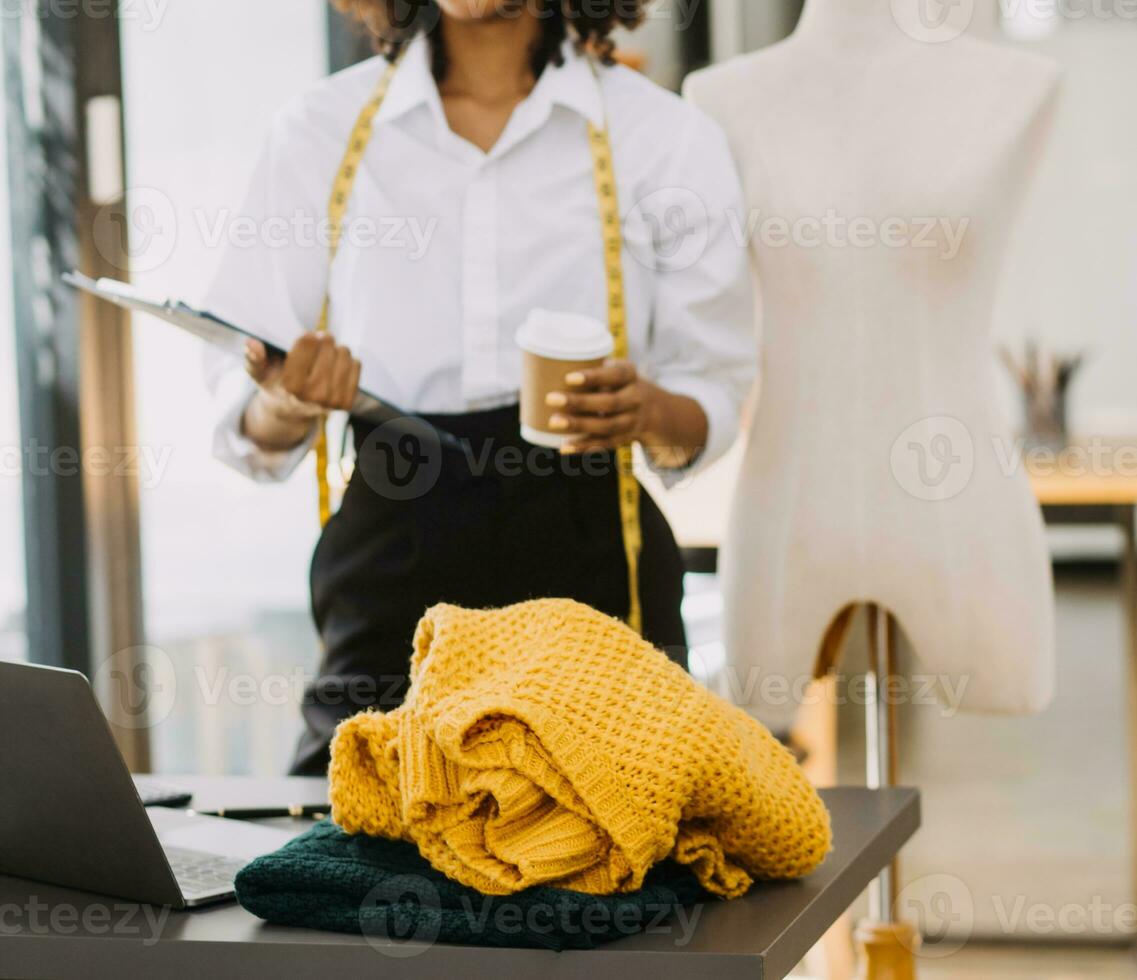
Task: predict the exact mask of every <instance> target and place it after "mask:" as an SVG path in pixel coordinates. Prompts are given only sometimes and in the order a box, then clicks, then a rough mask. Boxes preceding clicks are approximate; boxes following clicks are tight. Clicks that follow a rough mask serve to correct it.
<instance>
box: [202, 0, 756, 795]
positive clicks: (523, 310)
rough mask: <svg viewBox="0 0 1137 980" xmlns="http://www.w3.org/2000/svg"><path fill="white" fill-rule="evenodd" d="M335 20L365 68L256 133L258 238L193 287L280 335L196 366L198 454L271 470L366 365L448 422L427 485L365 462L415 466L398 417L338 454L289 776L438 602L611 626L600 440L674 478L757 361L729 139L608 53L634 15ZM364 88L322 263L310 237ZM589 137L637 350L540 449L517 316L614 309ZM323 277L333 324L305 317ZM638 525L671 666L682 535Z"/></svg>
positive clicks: (612, 523)
mask: <svg viewBox="0 0 1137 980" xmlns="http://www.w3.org/2000/svg"><path fill="white" fill-rule="evenodd" d="M352 6H353V9H354V11H355V13H356V14H357V16H359V17H360V18H361V19H364V20H365V21H366V22H367V23H368V24H369V25H370V26H371V27H373V28H374V29H376V30H377V33H378V35H379V37H380V38H381V44H380V49H381V52H382V55H383V56H382V57H379V58H376V59H373V60H371V61H368V62H365V63H363V64H361V65H358V66H355V67H353V68H351V69H348V70H347V71H344V72H340V73H339V74H337V75H335V76H333V77H331V78H330V79H326V80H324V81H322V82H320V83H319V84H317V85H316V86H314V87H313V88H312V89H311V90H310V91H309V92H307V93H306V94H305V95H304V96H303V97H302V98H301V99H300V100H299V101H298V102H297V103H296V104H294V105H292V106H291V107H289V108H288V109H286V110H285V111H284V112H282V113H281V114H280V115H279V116H278V118H277V119H276V120H275V122H274V124H273V126H272V130H271V134H270V137H269V141H268V145H267V147H266V149H265V152H264V154H263V156H262V159H261V162H260V165H259V170H258V173H257V175H256V177H255V179H254V181H253V185H252V191H251V193H250V197H249V202H248V205H247V207H246V208H245V209H244V210H243V212H242V218H244V219H250V218H251V219H252V221H253V222H254V223H255V225H256V227H257V228H258V229H259V230H260V231H261V234H260V235H259V236H257V237H256V240H255V242H249V243H245V244H246V245H247V247H238V246H236V245H231V246H230V247H229V250H228V252H227V254H226V256H225V257H224V260H223V261H222V263H221V267H220V272H219V275H218V278H217V280H216V282H215V284H214V287H213V290H212V293H211V295H210V297H209V299H208V302H207V305H208V306H209V308H211V309H213V310H215V311H216V312H220V313H223V314H225V315H227V316H229V317H230V318H232V319H233V320H234V321H236V322H238V323H242V324H247V325H249V326H250V327H252V328H255V329H257V330H260V331H263V333H264V334H265V335H266V336H268V337H270V338H272V339H273V340H274V341H275V342H277V343H278V344H279V345H280V346H281V347H282V348H284V349H287V350H289V353H288V356H287V359H286V360H285V361H284V363H283V364H282V365H281V364H280V363H278V362H270V361H269V359H268V358H267V357H266V354H265V350H264V348H263V347H262V346H260V345H259V344H251V345H250V347H249V350H248V356H247V364H246V369H247V373H244V372H237V371H234V370H232V369H230V370H225V369H223V368H222V367H220V366H218V367H217V368H216V369H215V370H214V372H213V381H214V386H215V388H216V391H217V397H218V399H219V400H220V403H221V404H220V422H219V424H218V427H217V429H216V433H215V450H216V453H217V455H218V456H219V457H220V458H221V459H223V460H225V461H226V462H228V463H230V464H232V465H233V466H235V467H236V468H238V469H239V470H241V471H243V472H245V473H246V474H248V475H249V476H251V477H253V478H255V479H262V480H280V479H283V478H284V477H286V476H287V475H288V474H289V473H290V472H291V471H292V470H293V469H294V468H295V466H296V465H297V463H298V462H299V461H300V459H301V458H302V457H303V456H304V455H305V454H306V453H307V452H308V451H309V449H310V448H311V446H312V444H313V441H314V439H315V438H316V433H317V429H318V426H317V421H318V420H319V419H320V417H321V416H323V415H325V414H327V413H328V412H330V411H334V410H339V409H347V408H349V407H350V406H351V405H352V401H353V398H354V396H355V393H356V391H357V389H358V387H359V385H360V381H361V379H362V381H363V386H364V387H365V388H366V389H368V390H369V391H371V392H373V393H375V394H376V395H378V396H379V397H380V398H383V399H384V400H386V401H389V402H390V403H392V404H395V405H398V406H399V407H400V408H401V409H402V410H404V411H407V412H410V413H414V415H415V416H416V417H418V418H419V419H422V420H425V421H424V422H423V423H416V424H419V425H422V424H425V425H428V426H430V427H433V428H432V430H430V431H437V432H438V433H440V434H442V435H440V440H441V439H442V438H443V436H444V437H445V444H443V442H442V441H436V442H435V443H434V448H435V449H436V450H437V452H436V453H435V455H436V456H437V459H436V460H435V459H434V457H433V456H430V454H429V453H428V454H427V456H430V458H429V459H427V458H426V457H424V459H426V461H427V462H428V463H430V466H428V469H429V473H430V479H429V481H428V482H427V484H426V485H424V486H423V487H422V488H419V489H418V490H415V492H413V493H403V492H398V489H397V487H395V485H394V484H386V485H384V484H383V477H382V474H383V472H386V471H385V470H384V466H385V465H387V463H388V462H389V461H390V460H391V459H394V458H396V457H398V456H399V455H400V454H404V455H405V449H406V444H405V442H404V441H402V436H401V434H400V430H399V429H398V427H396V428H395V429H394V430H392V429H391V428H390V427H383V428H380V429H375V427H374V426H373V425H367V424H365V423H363V422H362V421H361V420H359V419H355V420H353V425H352V431H353V436H354V440H355V445H356V452H357V460H358V461H357V465H356V467H355V471H354V474H353V476H352V479H351V481H350V483H349V485H348V487H347V490H346V492H345V495H344V499H343V502H342V505H341V507H340V509H339V511H338V513H336V515H335V516H334V517H333V518H332V519H331V521H330V523H328V525H327V526H326V528H325V529H324V533H323V535H322V537H321V539H320V542H319V545H318V547H317V549H316V553H315V556H314V558H313V562H312V569H311V586H312V604H313V612H314V615H315V619H316V624H317V627H318V628H319V631H320V635H321V638H322V640H323V643H324V648H325V650H324V662H323V665H322V668H321V676H320V677H319V679H318V680H317V681H316V682H315V683H314V684H313V685H312V687H311V688H310V689H309V691H308V694H307V697H306V699H305V704H304V705H303V713H304V716H305V720H306V723H307V727H308V731H307V732H306V734H305V735H304V737H303V739H302V741H301V745H300V748H299V751H298V755H297V758H296V762H295V764H294V769H293V771H294V772H296V773H298V774H314V773H320V772H323V771H324V769H325V767H326V764H327V759H328V755H327V747H328V740H329V738H330V735H331V733H332V731H333V729H334V727H335V725H336V723H337V722H338V721H339V720H341V719H342V718H344V717H346V716H348V715H350V714H353V713H354V712H356V711H358V710H360V709H361V708H363V707H367V706H371V705H374V706H378V707H380V708H382V709H389V708H391V707H394V706H396V705H397V704H399V703H400V702H401V700H402V697H403V695H404V693H405V690H406V674H407V667H408V659H409V652H410V645H411V639H412V636H413V633H414V628H415V625H416V623H417V621H418V619H419V617H420V615H421V614H422V612H423V611H424V610H425V609H426V607H428V606H430V605H432V604H433V603H436V602H442V601H445V602H452V603H457V604H460V605H464V606H473V607H487V606H499V605H504V604H508V603H511V602H517V601H521V600H524V599H528V598H533V597H537V596H570V597H573V598H576V599H578V600H580V601H582V602H587V603H589V604H590V605H593V606H595V607H597V608H599V609H601V610H604V611H605V612H608V613H610V614H611V615H614V616H620V617H626V616H627V615H628V612H629V607H630V604H631V594H632V591H631V588H630V586H629V581H628V563H627V561H626V558H625V552H624V539H623V532H622V524H621V513H620V506H619V499H618V493H617V483H618V474H617V472H616V466H615V465H614V460H615V457H614V454H613V451H614V450H616V449H617V447H620V446H626V445H628V444H630V443H633V442H638V443H639V444H640V445H641V446H642V447H643V450H644V453H645V455H646V457H647V459H648V461H649V463H650V465H652V466H653V467H655V468H656V469H658V470H659V471H660V472H661V473H662V474H663V476H664V479H665V480H670V481H674V480H676V479H679V478H682V477H683V476H684V475H686V474H688V473H689V472H690V471H691V470H692V468H693V467H694V466H696V465H705V464H706V463H709V462H710V461H712V460H713V459H714V458H716V457H717V456H719V455H720V454H721V453H722V452H723V451H724V450H725V449H726V448H727V447H728V446H729V445H730V443H731V442H732V441H733V439H734V437H735V435H736V431H737V419H738V415H739V410H740V404H741V401H742V399H743V397H744V395H745V392H746V389H747V388H748V386H749V384H750V382H751V374H752V366H753V363H754V356H753V339H752V337H751V331H750V316H751V305H750V303H751V301H750V295H749V286H748V278H747V270H746V264H745V258H744V255H745V252H744V249H743V247H742V242H741V240H740V235H739V234H738V229H739V226H740V225H739V222H738V217H739V215H740V211H741V209H740V204H739V202H740V191H739V187H738V181H737V177H736V175H735V172H734V170H733V166H732V164H731V162H730V157H729V153H728V150H727V147H726V143H725V139H724V138H723V136H722V134H721V133H720V132H719V131H718V130H717V129H716V128H715V126H714V124H712V123H711V122H710V121H709V120H708V119H707V118H705V117H704V116H702V115H701V114H699V113H698V112H697V111H696V110H694V109H693V108H691V107H689V106H687V105H685V104H684V103H682V102H681V101H680V100H679V99H677V98H676V97H675V96H674V95H672V94H670V93H667V92H664V91H663V90H661V89H659V88H657V87H655V86H654V85H652V84H651V83H650V82H648V81H647V80H645V79H643V78H642V77H640V76H638V75H636V74H634V73H633V72H631V71H629V70H627V69H625V68H622V67H618V66H615V65H613V64H611V60H612V59H611V51H612V44H611V42H610V40H609V33H610V32H611V31H612V30H613V29H614V28H615V27H616V26H618V25H623V26H627V27H633V26H635V23H636V22H637V21H638V20H639V19H640V16H641V9H640V7H639V6H638V5H633V4H629V3H627V2H626V0H611V2H610V3H609V2H601V0H563V3H562V4H561V5H560V6H557V5H556V4H555V3H549V4H546V3H543V2H542V0H531V2H530V3H529V4H518V3H516V2H510V3H508V5H506V6H502V5H501V0H438V2H437V5H436V4H435V3H430V4H427V5H426V6H420V7H417V8H415V9H417V11H418V13H417V14H416V17H415V20H414V22H413V23H411V24H409V25H406V24H404V25H401V26H400V25H397V24H396V22H395V18H394V12H395V8H396V6H398V0H361V2H356V3H353V4H352ZM586 49H587V51H588V52H589V53H588V54H587V55H586V54H585V53H584V51H585V50H586ZM392 62H395V63H396V64H395V67H394V68H393V70H391V71H388V69H389V67H390V65H391V63H392ZM384 78H385V79H386V80H387V81H386V84H387V88H386V92H385V94H383V97H382V99H381V100H379V99H378V98H377V96H376V92H377V85H379V83H380V80H381V79H384ZM371 99H374V100H375V101H376V103H377V104H378V108H377V111H376V112H375V115H374V120H373V122H372V125H371V132H370V136H369V138H368V139H367V140H366V147H365V150H363V151H362V157H361V160H360V163H359V165H358V167H352V168H350V169H351V170H352V175H353V177H354V180H353V181H352V183H351V186H350V197H349V204H348V209H347V215H346V218H345V220H344V224H343V232H342V235H341V236H340V238H339V250H338V253H337V255H336V257H335V260H334V262H332V263H331V265H330V271H329V260H328V248H327V244H328V243H327V241H326V238H327V236H326V235H325V236H323V238H324V240H321V236H320V234H319V233H318V232H319V229H320V228H321V226H322V225H323V224H324V223H325V221H326V219H325V214H326V209H327V206H328V199H329V192H330V190H331V188H332V186H333V182H334V181H336V180H337V175H339V177H340V178H341V180H342V178H343V173H342V170H341V164H342V163H343V162H344V155H345V147H347V146H348V143H349V137H351V136H352V134H353V127H355V126H356V123H357V119H358V117H359V113H360V110H361V108H362V107H363V106H364V105H365V104H367V103H368V101H369V100H371ZM590 127H591V130H590ZM590 132H591V133H604V132H606V133H607V136H608V143H609V145H610V149H611V153H612V156H613V158H614V161H615V163H614V169H615V174H616V182H615V183H616V192H617V194H618V198H619V207H620V213H621V217H622V223H623V229H622V230H623V238H624V243H623V244H624V248H623V255H622V269H620V264H619V263H617V270H619V271H622V278H623V281H622V298H623V307H624V310H625V313H626V321H627V337H628V341H629V345H630V346H629V357H628V358H627V359H624V360H618V361H610V362H607V363H606V364H605V366H604V367H602V368H599V369H596V370H594V371H590V372H587V373H585V374H584V375H583V376H573V377H570V378H566V383H565V388H564V391H563V392H554V393H553V394H552V395H551V396H550V399H549V403H550V405H551V406H553V407H555V408H556V409H557V417H556V419H555V421H554V425H555V426H556V427H557V428H558V429H559V430H560V431H561V432H562V433H564V434H565V435H566V436H567V437H568V444H567V445H566V446H565V448H564V449H563V450H562V451H561V453H562V454H563V455H558V452H557V451H556V450H547V449H546V450H537V449H535V448H534V447H529V446H527V445H526V444H525V443H523V441H522V440H521V438H520V435H519V425H518V409H517V396H518V387H519V381H520V353H519V351H518V349H517V346H516V343H515V341H514V334H515V332H516V330H517V328H518V327H519V326H520V324H521V323H522V322H523V321H524V319H525V318H526V316H527V314H528V313H529V312H530V310H532V309H534V308H544V309H549V310H554V311H568V312H572V313H578V314H586V315H589V316H592V317H594V318H597V319H600V320H601V321H603V322H607V321H608V320H609V310H610V306H611V304H610V302H609V299H610V291H611V289H612V285H613V271H612V269H611V263H608V264H607V265H606V263H605V261H604V249H603V244H602V233H601V222H600V210H599V207H600V198H599V197H598V194H599V190H598V187H599V185H598V183H597V181H596V179H595V177H596V169H595V168H596V165H597V164H596V160H595V158H594V156H593V151H594V149H595V148H594V146H593V144H592V143H591V142H590ZM362 145H363V141H361V142H360V146H362ZM325 291H326V292H327V297H328V315H327V318H326V323H327V327H328V331H327V332H326V333H317V332H314V328H315V327H316V325H317V324H319V323H320V322H321V310H322V308H323V304H324V298H325ZM426 441H427V442H430V441H431V440H430V439H427V440H426ZM457 446H461V447H463V448H461V449H459V448H456V447H457ZM506 460H508V461H509V462H508V465H507V463H506ZM410 461H411V462H413V461H414V460H413V459H412V460H410ZM639 516H640V524H641V527H642V536H643V545H642V554H641V559H640V569H639V583H638V585H639V597H640V600H641V602H642V621H643V631H644V634H645V636H646V637H647V638H648V639H650V640H651V641H652V642H654V643H655V644H657V645H658V646H660V647H662V648H664V649H666V650H668V651H669V652H670V653H671V655H672V656H673V657H674V658H675V659H677V660H679V661H680V662H683V663H685V660H686V650H685V638H684V633H683V624H682V620H681V618H680V615H679V604H680V599H681V597H682V567H681V564H680V558H679V553H678V549H677V547H676V545H675V541H674V539H673V537H672V535H671V532H670V530H669V529H668V527H667V524H666V522H665V520H664V519H663V517H662V515H661V514H660V513H659V511H658V509H657V508H656V507H655V505H654V504H653V503H652V502H651V501H650V499H649V498H647V497H646V495H645V496H643V497H642V498H641V503H640V515H639Z"/></svg>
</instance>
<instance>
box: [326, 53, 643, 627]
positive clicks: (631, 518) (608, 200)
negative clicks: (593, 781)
mask: <svg viewBox="0 0 1137 980" xmlns="http://www.w3.org/2000/svg"><path fill="white" fill-rule="evenodd" d="M398 66H399V59H398V58H396V59H395V60H394V61H392V62H391V63H390V64H389V65H388V66H387V68H386V70H385V71H384V72H383V77H382V78H380V80H379V84H378V86H376V89H375V92H374V94H373V95H372V96H371V99H370V100H369V101H368V103H367V105H365V106H364V107H363V111H362V112H360V114H359V118H358V119H357V120H356V123H355V128H354V129H353V130H352V133H351V138H350V139H349V141H348V146H347V150H346V151H345V153H344V157H343V162H342V163H341V164H340V168H339V172H338V173H337V174H336V180H335V184H334V185H333V187H332V196H331V199H330V200H329V202H328V226H329V229H330V235H331V240H330V256H329V264H330V262H331V261H332V260H334V259H335V257H336V252H337V251H338V250H339V243H340V236H341V235H342V233H343V219H344V216H345V215H346V213H347V205H348V200H349V199H350V197H351V191H352V187H353V186H354V185H355V175H356V174H357V173H358V171H359V165H360V163H361V162H362V160H363V154H364V153H365V152H366V150H367V146H368V144H369V143H370V142H371V134H372V124H373V123H374V120H375V114H376V113H377V112H378V111H379V107H380V106H381V105H382V104H383V99H384V98H385V97H386V95H387V89H388V88H389V87H390V84H391V78H392V77H393V76H394V74H395V69H397V68H398ZM588 145H589V149H590V150H591V152H592V173H593V177H594V179H595V182H596V197H597V201H598V202H599V205H600V227H601V232H602V234H603V242H604V274H605V278H606V280H607V284H608V296H607V302H608V328H609V330H610V331H611V332H612V343H613V354H614V355H615V356H616V357H617V358H621V359H623V358H626V357H627V356H628V322H627V313H626V307H625V303H624V267H623V236H622V234H621V225H620V206H619V200H618V198H617V196H616V174H615V170H614V168H613V166H612V147H611V144H610V143H609V141H608V130H607V128H598V127H596V126H594V125H592V123H589V124H588ZM329 306H330V298H329V296H328V294H327V293H326V292H325V294H324V303H323V307H322V309H321V311H320V322H319V324H318V326H317V327H316V330H317V331H326V330H327V329H328V311H329ZM632 464H633V457H632V447H631V445H626V446H621V447H620V448H619V449H618V450H617V451H616V465H617V468H618V474H617V476H618V482H619V494H620V525H621V528H622V530H623V536H624V556H625V558H626V560H627V564H628V625H629V626H631V627H632V629H634V630H635V631H636V632H637V633H642V632H643V607H642V605H641V603H640V589H639V566H640V551H641V549H642V547H643V532H642V530H641V528H640V485H639V483H638V482H637V481H636V477H635V474H634V473H633V471H632ZM316 477H317V481H318V484H319V500H320V524H321V526H323V525H325V524H327V523H328V520H329V519H330V518H331V515H332V494H331V485H330V483H329V481H328V434H327V426H326V424H325V422H324V421H323V420H321V422H320V431H319V434H318V436H317V439H316Z"/></svg>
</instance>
